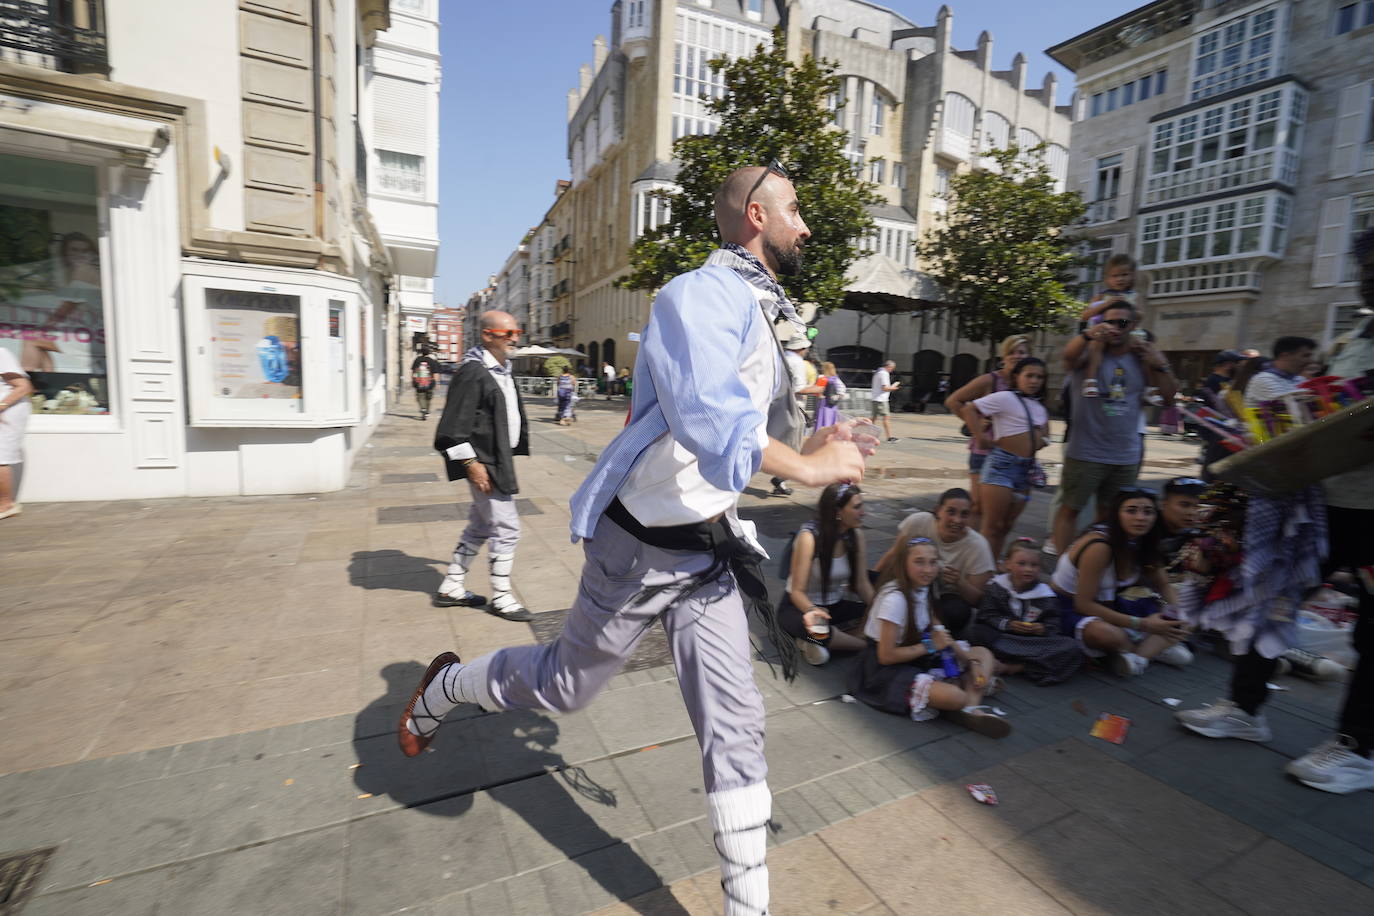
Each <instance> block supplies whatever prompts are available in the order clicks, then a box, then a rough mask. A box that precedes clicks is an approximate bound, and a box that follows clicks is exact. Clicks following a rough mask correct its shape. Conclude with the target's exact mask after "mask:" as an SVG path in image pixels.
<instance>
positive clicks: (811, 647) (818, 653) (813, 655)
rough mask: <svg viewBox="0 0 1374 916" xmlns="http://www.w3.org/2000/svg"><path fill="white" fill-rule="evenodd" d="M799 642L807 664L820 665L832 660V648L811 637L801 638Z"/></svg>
mask: <svg viewBox="0 0 1374 916" xmlns="http://www.w3.org/2000/svg"><path fill="white" fill-rule="evenodd" d="M797 644H798V645H799V646H800V647H801V654H802V658H804V659H806V662H807V664H809V665H817V666H819V665H824V664H825V663H826V662H828V661H830V650H829V649H827V648H826V647H825V646H822V645H818V644H817V643H814V642H812V641H811V640H809V639H799V640H797Z"/></svg>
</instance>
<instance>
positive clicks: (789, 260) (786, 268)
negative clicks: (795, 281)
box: [763, 239, 802, 277]
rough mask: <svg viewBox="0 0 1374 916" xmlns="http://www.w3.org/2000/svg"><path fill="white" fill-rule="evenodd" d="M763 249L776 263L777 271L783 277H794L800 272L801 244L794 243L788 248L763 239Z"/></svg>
mask: <svg viewBox="0 0 1374 916" xmlns="http://www.w3.org/2000/svg"><path fill="white" fill-rule="evenodd" d="M763 250H764V253H765V254H767V255H768V256H769V257H770V258H772V259H773V263H774V264H775V265H777V271H778V273H779V274H780V275H781V276H784V277H795V276H796V275H797V274H799V273H801V267H802V252H801V245H799V244H798V245H794V246H793V247H792V248H790V249H783V248H779V247H778V246H777V245H774V244H773V243H772V242H770V241H769V240H768V239H764V240H763Z"/></svg>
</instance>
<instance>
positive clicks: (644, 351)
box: [640, 267, 767, 493]
mask: <svg viewBox="0 0 1374 916" xmlns="http://www.w3.org/2000/svg"><path fill="white" fill-rule="evenodd" d="M756 312H758V307H757V300H756V299H755V297H754V296H753V294H752V292H751V291H750V289H749V287H748V285H747V284H746V283H745V282H744V281H743V280H741V279H740V278H739V277H738V276H736V275H735V274H734V273H733V272H731V271H730V270H729V269H727V268H723V267H721V268H715V267H706V268H702V269H700V270H694V271H692V272H690V273H687V274H683V275H682V276H679V277H677V278H675V279H673V280H672V281H671V282H669V283H668V285H667V286H665V287H663V289H662V290H661V291H660V292H659V294H658V296H657V298H656V299H655V300H654V306H653V311H652V312H651V313H650V315H649V324H648V326H647V327H646V328H645V330H644V339H643V341H642V342H641V344H640V356H641V358H642V359H644V360H645V365H646V367H647V368H648V369H649V372H650V373H651V374H652V376H653V381H654V387H655V389H656V390H657V391H658V396H659V402H660V406H661V407H662V410H663V415H664V417H665V418H666V420H667V422H668V428H669V430H670V431H671V432H672V435H673V438H674V439H675V440H677V442H678V443H679V444H681V445H682V446H683V447H684V448H686V449H687V450H688V451H689V452H691V453H692V455H693V456H695V457H696V459H697V464H698V468H699V469H700V471H701V476H702V477H703V478H705V479H706V481H707V482H708V483H710V484H711V485H712V486H714V487H718V488H720V489H722V490H730V491H733V492H736V493H739V492H741V491H743V490H744V488H745V486H746V485H747V484H748V483H749V478H750V477H752V476H753V475H754V473H755V472H756V471H757V470H758V469H759V466H760V465H761V464H762V463H763V448H764V446H765V445H766V443H767V438H766V436H763V435H760V432H759V431H760V430H761V429H763V428H764V427H765V424H766V422H767V417H765V416H764V414H763V413H762V412H761V411H759V410H757V409H755V407H754V403H753V400H752V399H751V397H750V393H749V389H748V388H747V387H746V386H745V384H744V380H743V379H742V378H741V377H740V365H741V363H742V362H743V358H744V354H745V352H746V350H747V348H748V346H749V337H750V330H751V328H752V326H753V322H754V320H755V319H756V317H757V315H756V314H755V313H756Z"/></svg>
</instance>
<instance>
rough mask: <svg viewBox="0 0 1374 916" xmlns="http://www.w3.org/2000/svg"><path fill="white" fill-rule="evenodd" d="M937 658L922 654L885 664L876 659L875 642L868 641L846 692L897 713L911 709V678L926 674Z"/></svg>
mask: <svg viewBox="0 0 1374 916" xmlns="http://www.w3.org/2000/svg"><path fill="white" fill-rule="evenodd" d="M936 661H937V660H936V659H934V658H931V657H930V656H922V657H921V658H919V659H917V660H916V661H914V662H907V663H906V664H902V665H884V664H882V663H880V662H879V661H878V644H877V643H876V642H874V641H873V640H871V639H870V640H869V641H868V645H867V646H865V647H864V650H863V652H861V653H859V664H858V665H857V666H855V668H854V673H853V675H852V677H851V680H850V685H849V692H850V694H851V695H853V697H854V699H856V700H858V701H859V702H861V703H865V704H867V705H869V706H872V707H873V708H874V709H881V710H882V711H883V712H890V713H894V714H896V715H899V716H905V715H909V714H910V713H911V702H910V698H911V682H912V681H914V680H916V678H917V676H918V675H922V674H927V673H929V672H930V670H931V668H933V667H934V666H935V662H936Z"/></svg>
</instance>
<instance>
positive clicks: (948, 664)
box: [931, 623, 963, 679]
mask: <svg viewBox="0 0 1374 916" xmlns="http://www.w3.org/2000/svg"><path fill="white" fill-rule="evenodd" d="M931 629H932V630H939V631H940V632H941V633H945V634H948V633H949V631H948V630H946V629H945V627H944V626H943V625H942V624H938V623H937V624H936V625H935V626H933V627H931ZM940 667H941V668H943V669H944V671H945V677H947V678H950V679H954V678H957V677H958V676H959V675H960V674H962V673H963V672H961V671H960V670H959V659H958V657H956V656H955V654H954V649H953V648H952V647H950V646H946V647H945V648H943V649H941V650H940Z"/></svg>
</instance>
